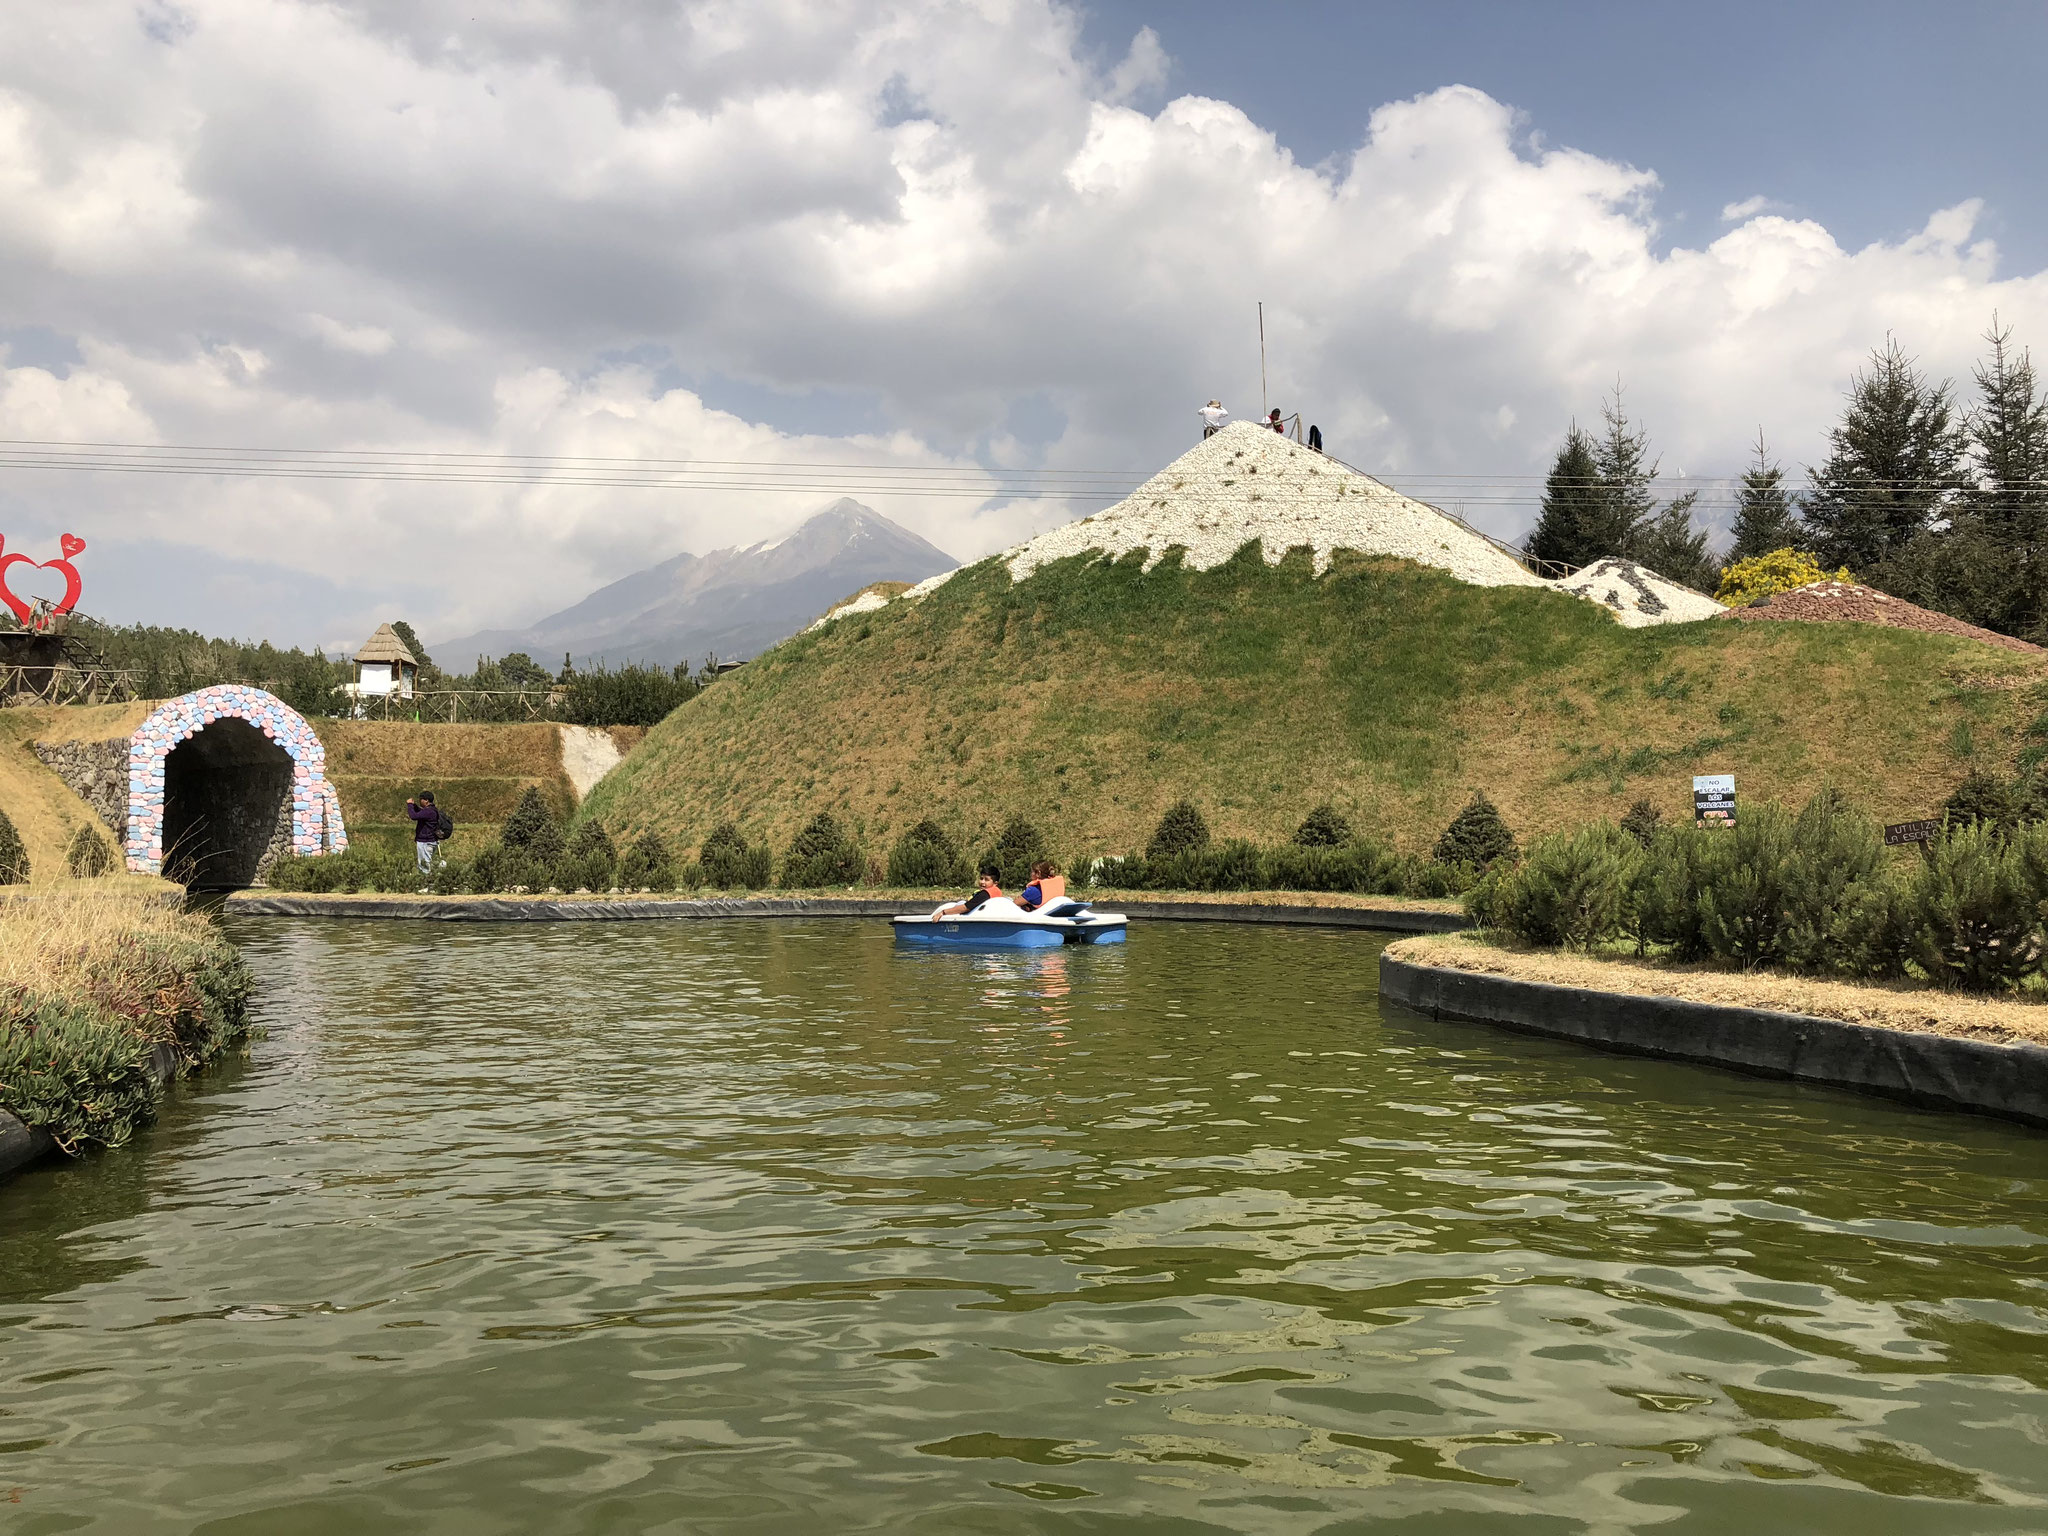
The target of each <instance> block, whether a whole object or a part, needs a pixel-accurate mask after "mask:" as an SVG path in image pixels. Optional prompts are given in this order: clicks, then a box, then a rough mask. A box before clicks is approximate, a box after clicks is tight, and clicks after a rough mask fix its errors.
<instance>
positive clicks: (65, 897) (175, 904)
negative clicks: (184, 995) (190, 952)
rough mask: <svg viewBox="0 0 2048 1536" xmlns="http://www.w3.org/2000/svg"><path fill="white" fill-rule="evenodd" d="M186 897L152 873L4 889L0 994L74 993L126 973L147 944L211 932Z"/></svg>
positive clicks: (0, 918)
mask: <svg viewBox="0 0 2048 1536" xmlns="http://www.w3.org/2000/svg"><path fill="white" fill-rule="evenodd" d="M184 894H185V893H184V892H183V891H181V890H180V889H179V888H178V887H176V886H174V885H172V884H170V883H169V882H168V881H163V880H158V879H156V878H154V877H153V876H148V875H127V876H122V875H110V876H108V877H106V878H104V879H100V880H64V881H61V882H56V883H53V884H51V885H50V886H49V887H48V888H42V887H34V888H31V889H30V890H29V891H28V892H19V888H18V887H16V888H11V889H10V890H0V993H6V992H9V991H16V990H19V991H23V992H35V993H42V994H48V995H59V996H63V995H72V994H75V993H78V992H82V991H85V990H87V989H88V987H89V986H90V984H91V982H92V981H93V979H94V978H95V977H100V976H105V975H108V974H110V973H112V972H114V971H117V970H120V969H121V968H122V967H123V966H124V965H125V964H126V963H127V961H128V959H129V958H130V957H131V956H132V955H133V953H134V951H135V948H136V946H137V944H138V943H139V942H140V941H142V940H143V939H145V938H149V937H156V938H163V939H190V938H194V937H197V936H203V935H207V934H210V933H211V931H212V928H211V925H210V924H209V923H208V922H207V921H206V919H205V918H203V917H195V916H191V915H188V914H187V913H186V912H185V911H184V909H183V900H184Z"/></svg>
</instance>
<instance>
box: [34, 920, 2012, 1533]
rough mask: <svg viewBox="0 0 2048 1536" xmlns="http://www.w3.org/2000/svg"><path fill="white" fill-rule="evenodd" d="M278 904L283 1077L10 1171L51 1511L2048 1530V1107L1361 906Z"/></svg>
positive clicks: (263, 1523) (470, 1523)
mask: <svg viewBox="0 0 2048 1536" xmlns="http://www.w3.org/2000/svg"><path fill="white" fill-rule="evenodd" d="M229 926H230V929H231V931H232V933H233V936H234V937H235V938H236V939H237V940H238V941H239V942H241V943H242V944H243V945H244V948H245V952H246V953H247V955H248V956H249V959H250V961H251V963H252V964H253V965H254V966H255V968H256V970H257V973H258V975H259V978H260V986H261V991H260V1005H259V1012H260V1023H261V1026H262V1028H263V1031H264V1034H263V1037H262V1038H261V1039H259V1040H258V1041H257V1042H256V1043H255V1045H254V1047H253V1049H252V1052H251V1055H250V1058H249V1060H248V1061H247V1062H245V1063H241V1064H238V1065H236V1066H234V1067H232V1068H229V1069H226V1070H222V1071H218V1072H215V1073H213V1074H211V1075H209V1076H208V1077H206V1078H204V1079H203V1080H201V1081H199V1082H197V1083H194V1084H190V1085H187V1086H186V1087H184V1088H182V1089H180V1090H179V1091H178V1093H177V1094H176V1096H175V1098H174V1100H173V1102H172V1104H171V1106H170V1108H169V1110H168V1112H167V1113H166V1115H165V1116H164V1118H163V1120H162V1122H161V1123H160V1124H159V1125H158V1126H157V1127H156V1128H155V1129H153V1130H152V1131H150V1132H148V1133H147V1134H145V1135H143V1136H141V1137H139V1138H138V1139H137V1140H136V1142H135V1143H134V1144H133V1145H131V1146H130V1147H128V1148H126V1149H123V1150H121V1151H119V1152H116V1153H112V1154H109V1155H105V1156H100V1157H95V1158H92V1159H89V1160H87V1161H85V1162H83V1163H80V1164H76V1165H66V1166H58V1167H45V1168H43V1169H39V1170H36V1171H33V1172H30V1173H26V1174H23V1175H22V1176H20V1177H18V1178H16V1179H15V1180H14V1181H12V1182H11V1183H9V1184H7V1185H5V1186H0V1410H4V1414H0V1528H4V1529H5V1530H7V1531H9V1532H11V1533H24V1536H26V1533H41V1532H57V1531H65V1532H75V1531H89V1532H92V1531H97V1532H120V1533H131V1532H173V1531H205V1532H208V1533H257V1532H264V1533H268V1532H280V1531H289V1532H292V1533H294V1536H322V1533H341V1532H376V1533H393V1532H430V1531H431V1532H436V1533H443V1532H463V1533H466V1532H478V1533H484V1532H491V1533H498V1532H534V1533H540V1532H547V1533H580V1532H652V1531H672V1532H689V1533H692V1536H697V1533H721V1536H723V1533H753V1532H763V1533H766V1532H792V1531H794V1532H803V1533H806V1536H814V1533H820V1532H828V1531H829V1532H833V1533H838V1532H868V1531H875V1532H882V1531H887V1532H931V1533H940V1532H947V1533H950V1532H961V1531H971V1532H977V1533H1007V1532H1033V1531H1050V1532H1091V1533H1092V1532H1117V1533H1122V1532H1126V1531H1128V1532H1134V1533H1135V1532H1155V1531H1156V1532H1197V1531H1278V1532H1331V1533H1336V1532H1347V1533H1348V1532H1368V1531H1369V1532H1400V1533H1426V1536H1467V1533H1475V1532H1476V1533H1481V1536H1485V1533H1496V1532H1514V1533H1523V1532H1527V1533H1530V1536H1551V1533H1566V1532H1588V1533H1593V1532H1602V1533H1604V1532H1614V1531H1626V1530H1650V1529H1656V1530H1658V1531H1663V1532H1673V1533H1685V1536H1690V1533H1704V1532H1741V1533H1743V1536H1762V1533H1773V1536H1775V1533H1780V1532H1793V1531H1798V1532H1844V1533H1855V1536H1875V1533H1880V1532H1882V1533H1895V1532H1913V1533H1936V1532H1958V1533H1961V1532H1969V1533H1984V1532H2006V1531H2012V1532H2019V1531H2036V1532H2037V1531H2040V1530H2042V1529H2044V1528H2048V1288H2044V1282H2048V1137H2043V1136H2041V1135H2040V1134H2038V1133H2036V1132H2032V1131H2028V1130H2024V1129H2021V1128H2016V1127H2008V1126H2003V1125H2000V1124H1997V1123H1995V1122H1991V1121H1980V1120H1973V1119H1969V1118H1964V1117H1959V1116H1943V1115H1937V1114H1931V1113H1921V1112H1918V1111H1915V1110H1911V1109H1906V1108H1901V1107H1895V1106H1891V1105H1888V1104H1885V1103H1882V1102H1878V1101H1872V1100H1859V1099H1856V1098H1853V1097H1850V1096H1847V1095H1842V1094H1836V1093H1832V1092H1828V1091H1823V1090H1816V1089H1812V1088H1803V1087H1796V1086H1793V1085H1788V1084H1778V1083H1769V1082H1760V1081H1754V1080H1750V1079H1745V1078H1742V1077H1738V1076H1735V1075H1732V1074H1724V1073H1718V1072H1713V1071H1708V1070H1703V1069H1699V1068H1692V1067H1684V1066H1678V1065H1672V1064H1664V1063H1655V1062H1645V1061H1635V1060H1630V1059H1626V1058H1619V1057H1612V1056H1601V1055H1596V1054H1593V1053H1590V1052H1587V1051H1584V1050H1581V1049H1578V1048H1576V1047H1571V1046H1567V1045H1563V1044H1553V1043H1548V1042H1543V1041H1539V1040H1531V1039H1526V1038H1521V1037H1517V1036H1514V1035H1510V1034H1505V1033H1500V1032H1496V1031H1491V1030H1487V1029H1483V1028H1479V1027H1475V1026H1464V1025H1450V1024H1434V1023H1430V1022H1428V1021H1426V1020H1422V1019H1419V1018H1415V1017H1413V1016H1406V1015H1396V1014H1395V1013H1394V1012H1393V1011H1392V1010H1391V1009H1390V1010H1389V1012H1388V1013H1387V1014H1386V1015H1383V1014H1382V1013H1381V1011H1380V1009H1379V1006H1378V1003H1377V1000H1376V996H1375V975H1376V971H1375V963H1376V960H1377V956H1378V952H1379V949H1380V945H1381V941H1380V940H1378V939H1376V938H1374V937H1372V936H1368V935H1362V934H1358V933H1346V932H1339V931H1326V930H1320V929H1260V928H1233V927H1225V926H1218V925H1207V924H1163V923H1162V924H1151V925H1146V926H1144V927H1143V928H1142V929H1141V930H1140V931H1138V932H1135V933H1134V934H1133V936H1132V941H1131V943H1130V944H1128V945H1127V946H1124V947H1122V948H1119V949H1108V950H1074V951H1066V950H1055V951H1052V952H1050V953H1046V952H1038V953H1034V954H1028V955H1018V956H972V955H957V954H899V953H896V952H895V951H894V950H893V949H892V946H891V943H890V936H889V934H888V932H887V930H886V927H885V925H882V924H880V923H874V922H854V921H830V920H818V921H807V922H766V921H754V922H730V923H687V922H686V923H626V924H616V925H612V924H606V925H595V924H593V925H582V924H573V925H557V926H547V925H476V926H470V925H447V926H444V925H433V924H403V923H323V922H319V921H297V922H291V921H287V922H276V921H270V922H264V921H259V920H250V919H240V920H232V919H231V920H230V923H229ZM11 1501H18V1502H11Z"/></svg>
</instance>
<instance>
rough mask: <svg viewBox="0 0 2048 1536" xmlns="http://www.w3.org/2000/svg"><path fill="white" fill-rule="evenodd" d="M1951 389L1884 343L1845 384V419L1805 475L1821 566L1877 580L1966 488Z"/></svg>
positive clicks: (1890, 340) (1894, 344)
mask: <svg viewBox="0 0 2048 1536" xmlns="http://www.w3.org/2000/svg"><path fill="white" fill-rule="evenodd" d="M1954 417H1955V405H1954V400H1953V389H1952V386H1950V385H1949V384H1948V383H1947V382H1946V381H1944V382H1943V383H1941V384H1930V383H1929V382H1928V381H1927V379H1926V377H1925V376H1924V375H1923V374H1922V373H1921V372H1920V370H1919V368H1918V367H1917V366H1916V365H1915V364H1914V362H1913V359H1911V358H1910V357H1908V356H1906V354H1905V352H1904V351H1903V350H1901V348H1900V346H1899V343H1898V339H1897V338H1896V337H1886V338H1885V344H1884V347H1883V348H1882V350H1879V351H1876V352H1873V353H1871V355H1870V366H1869V368H1868V369H1865V370H1862V371H1859V372H1858V373H1857V374H1856V376H1855V378H1854V379H1853V380H1852V381H1851V382H1850V386H1849V403H1848V405H1847V406H1846V407H1845V408H1844V410H1843V412H1842V419H1841V421H1840V422H1839V423H1838V424H1837V425H1836V426H1834V427H1833V428H1831V429H1830V430H1829V432H1828V458H1827V462H1826V463H1825V464H1823V465H1822V466H1821V467H1820V468H1819V469H1816V470H1810V471H1808V473H1809V475H1810V476H1811V478H1812V481H1813V489H1812V491H1811V492H1810V493H1808V495H1807V496H1806V498H1805V502H1804V505H1803V507H1802V508H1801V511H1802V514H1803V517H1804V520H1805V523H1806V528H1807V532H1808V536H1809V537H1810V538H1811V540H1812V542H1813V547H1814V551H1815V553H1817V554H1818V555H1819V556H1820V559H1821V563H1822V564H1823V565H1846V566H1850V567H1852V568H1853V569H1855V570H1856V571H1857V572H1858V573H1859V574H1861V575H1864V576H1866V577H1878V576H1879V575H1880V573H1879V571H1878V568H1879V567H1881V566H1882V565H1883V564H1884V563H1885V562H1886V561H1887V560H1891V559H1894V558H1896V557H1898V556H1901V555H1904V554H1905V553H1906V550H1907V546H1908V545H1910V544H1911V543H1912V541H1913V540H1914V539H1915V538H1916V537H1917V536H1918V535H1920V534H1921V533H1923V532H1925V531H1926V530H1927V529H1928V527H1929V526H1930V525H1931V524H1932V522H1933V521H1934V520H1935V518H1936V517H1937V516H1939V515H1940V514H1941V513H1942V512H1943V510H1944V509H1945V505H1946V503H1947V502H1948V500H1949V499H1950V497H1951V496H1952V494H1953V493H1954V492H1955V491H1956V490H1957V489H1959V488H1960V485H1961V480H1960V477H1959V469H1960V465H1961V459H1962V453H1963V439H1962V434H1961V432H1960V431H1959V430H1958V428H1957V426H1956V423H1955V420H1954Z"/></svg>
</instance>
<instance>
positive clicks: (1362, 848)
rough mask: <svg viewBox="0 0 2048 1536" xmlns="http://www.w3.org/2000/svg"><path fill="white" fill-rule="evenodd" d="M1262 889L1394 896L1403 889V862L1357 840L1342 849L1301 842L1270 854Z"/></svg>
mask: <svg viewBox="0 0 2048 1536" xmlns="http://www.w3.org/2000/svg"><path fill="white" fill-rule="evenodd" d="M1264 864H1265V869H1264V873H1263V874H1262V876H1261V877H1260V881H1259V883H1260V885H1261V886H1262V887H1264V888H1265V889H1266V890H1269V891H1351V892H1355V893H1359V894H1371V893H1380V894H1391V893H1393V892H1395V891H1398V890H1399V889H1400V888H1401V873H1402V871H1401V861H1400V860H1399V859H1396V858H1394V857H1393V856H1392V855H1390V854H1388V853H1387V852H1386V851H1385V850H1384V849H1382V848H1380V847H1379V846H1377V845H1376V844H1373V843H1369V842H1366V841H1364V840H1363V839H1358V838H1354V839H1351V840H1350V841H1348V842H1345V843H1343V844H1342V845H1340V846H1321V845H1317V844H1304V843H1301V842H1299V841H1298V840H1297V841H1296V842H1293V843H1289V844H1286V845H1284V846H1282V847H1279V848H1274V849H1272V850H1270V851H1269V852H1268V853H1267V854H1266V856H1265V860H1264Z"/></svg>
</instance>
